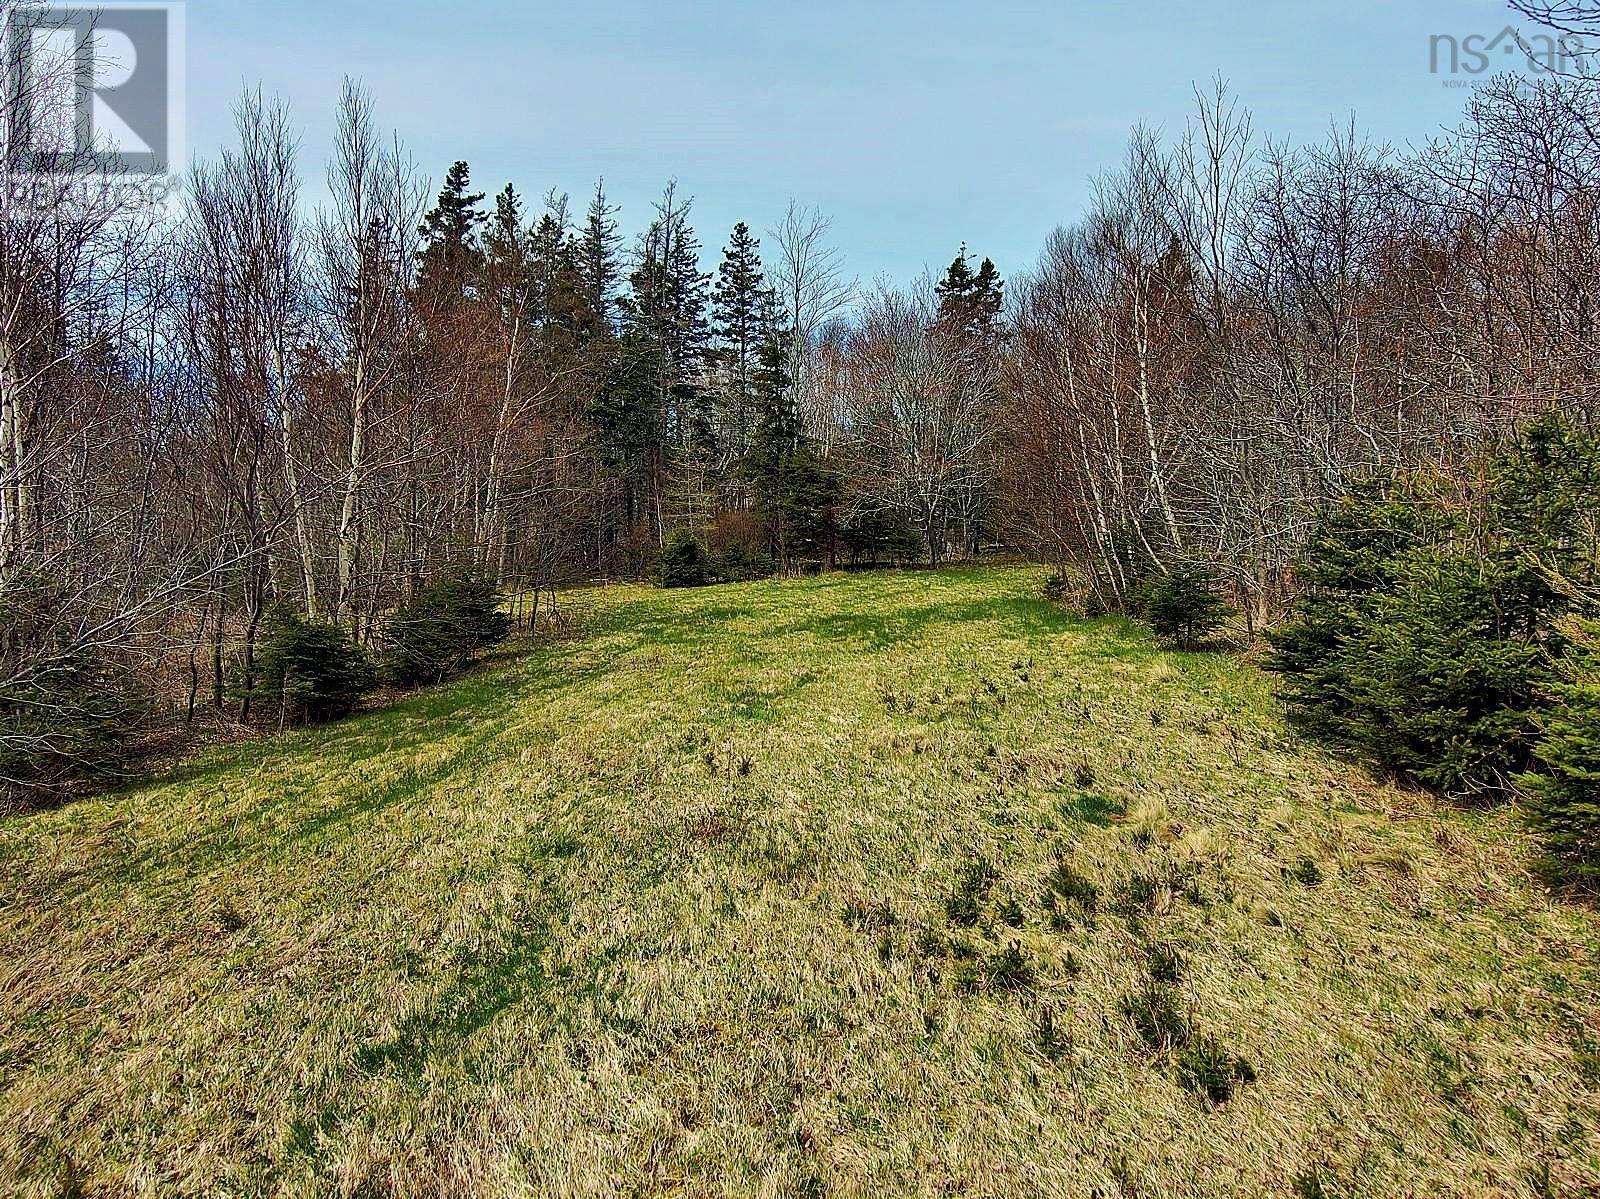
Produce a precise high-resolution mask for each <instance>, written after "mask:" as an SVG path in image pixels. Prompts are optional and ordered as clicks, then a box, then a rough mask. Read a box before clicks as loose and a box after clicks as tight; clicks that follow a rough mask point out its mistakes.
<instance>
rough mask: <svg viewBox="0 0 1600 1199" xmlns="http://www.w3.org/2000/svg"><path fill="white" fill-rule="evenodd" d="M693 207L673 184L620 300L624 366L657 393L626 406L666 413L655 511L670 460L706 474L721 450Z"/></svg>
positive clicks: (657, 452) (655, 458) (654, 465)
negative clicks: (707, 386) (712, 406)
mask: <svg viewBox="0 0 1600 1199" xmlns="http://www.w3.org/2000/svg"><path fill="white" fill-rule="evenodd" d="M688 213H689V206H688V205H687V204H684V203H682V202H680V201H679V200H678V199H677V197H676V192H675V189H674V188H672V187H670V186H669V187H668V188H667V192H666V195H665V196H664V197H663V199H662V201H661V202H660V204H658V205H657V215H656V219H655V220H654V221H652V222H651V224H650V227H649V228H648V229H647V230H645V232H644V234H643V235H642V236H641V237H640V239H639V246H638V250H637V252H636V255H635V265H634V270H633V273H632V274H631V276H630V277H629V280H628V283H629V292H628V295H627V296H626V297H625V298H624V300H623V301H622V304H621V308H622V315H623V327H624V331H625V336H626V340H627V342H628V354H629V356H630V359H631V361H630V363H629V364H628V366H627V368H626V377H627V379H628V381H629V386H630V387H632V386H636V385H638V384H640V383H645V382H647V383H648V387H649V390H650V393H651V394H650V395H649V396H648V397H635V402H632V403H630V404H628V405H627V406H628V407H630V408H632V409H634V410H635V412H636V413H637V414H639V415H644V414H645V413H649V414H651V415H654V414H656V413H659V417H660V419H659V422H658V423H657V424H656V425H655V428H656V430H657V431H658V432H659V435H660V439H659V441H658V442H657V443H656V444H654V445H652V446H651V447H650V449H649V457H650V466H649V471H648V474H649V482H650V486H651V488H652V491H653V499H654V501H655V502H654V503H653V504H652V509H653V511H654V512H656V513H657V514H659V512H660V510H661V508H662V502H661V501H662V497H663V492H664V488H665V485H666V483H667V482H668V480H667V478H666V471H667V468H668V467H669V465H678V466H682V467H685V468H687V469H691V470H696V471H699V472H701V473H703V471H704V467H705V464H706V463H707V462H709V461H711V460H712V459H714V458H715V456H716V447H715V444H714V431H713V426H712V423H711V421H710V419H709V413H708V402H707V399H706V396H705V392H704V388H703V386H702V380H703V375H704V367H705V354H706V349H707V341H708V339H709V337H710V325H709V322H708V319H707V312H706V288H707V284H708V282H709V280H710V276H708V275H706V274H704V273H702V272H701V270H700V257H699V254H700V246H699V242H698V241H697V240H696V239H695V236H694V230H693V229H692V228H691V227H690V226H689V223H688ZM639 400H643V402H637V401H639ZM658 532H659V529H658Z"/></svg>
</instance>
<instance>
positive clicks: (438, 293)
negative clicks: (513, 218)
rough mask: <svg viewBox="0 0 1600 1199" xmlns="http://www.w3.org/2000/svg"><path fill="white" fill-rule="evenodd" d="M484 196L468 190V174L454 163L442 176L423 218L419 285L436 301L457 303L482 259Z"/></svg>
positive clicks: (469, 183) (485, 218)
mask: <svg viewBox="0 0 1600 1199" xmlns="http://www.w3.org/2000/svg"><path fill="white" fill-rule="evenodd" d="M483 199H484V194H483V193H482V192H474V191H472V190H471V172H470V171H469V170H468V167H467V164H466V163H464V162H459V161H458V162H456V163H454V164H453V165H452V166H451V167H450V170H449V171H448V172H447V173H446V174H445V180H444V187H443V188H442V189H441V190H440V192H439V198H438V200H437V202H436V203H435V204H434V206H433V208H432V209H430V210H429V212H428V214H427V215H426V216H425V217H423V219H422V226H421V228H420V230H419V232H420V233H421V234H422V236H423V239H424V242H423V248H422V263H421V265H422V273H421V286H422V289H423V291H424V292H425V293H426V294H429V295H431V296H433V297H434V298H435V300H436V301H440V300H443V301H449V300H460V299H461V298H462V296H464V295H465V294H466V291H467V288H468V287H469V286H470V285H471V283H472V280H473V278H474V276H475V275H476V272H477V268H478V266H479V265H480V262H481V259H482V250H481V248H480V246H479V245H478V230H479V228H480V227H481V226H482V225H483V224H484V222H485V221H486V220H488V216H487V214H485V213H483V212H482V211H480V210H479V207H478V206H479V205H480V204H481V203H482V202H483Z"/></svg>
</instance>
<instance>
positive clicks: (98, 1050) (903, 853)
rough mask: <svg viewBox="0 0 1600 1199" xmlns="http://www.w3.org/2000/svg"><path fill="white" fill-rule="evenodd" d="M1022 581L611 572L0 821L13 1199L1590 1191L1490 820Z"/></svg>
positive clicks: (0, 1023) (1580, 1024) (4, 1052)
mask: <svg viewBox="0 0 1600 1199" xmlns="http://www.w3.org/2000/svg"><path fill="white" fill-rule="evenodd" d="M1040 583H1041V576H1040V575H1039V574H1038V572H1034V571H1027V570H993V571H959V572H957V571H952V572H947V573H941V574H937V575H934V574H929V573H892V574H891V573H885V574H875V575H867V576H854V577H845V576H831V577H823V578H819V579H807V580H798V581H790V582H779V583H758V584H744V585H737V586H727V587H718V588H712V589H707V590H702V591H693V592H660V591H654V590H651V589H648V588H638V587H621V588H611V589H606V590H603V591H599V592H594V593H589V594H586V595H583V596H580V597H577V598H576V599H575V600H574V601H573V604H574V609H575V610H578V609H581V624H582V632H581V634H580V635H578V636H574V637H573V638H571V639H569V640H565V641H561V642H558V643H555V644H552V645H547V646H544V647H541V648H539V649H537V650H536V651H534V652H532V653H531V654H529V655H528V656H526V657H524V658H522V659H520V660H518V661H515V662H513V663H512V664H510V665H505V666H501V667H497V668H495V669H493V670H490V671H487V672H485V673H484V674H481V675H479V676H476V677H473V678H470V679H468V680H466V681H464V682H462V683H459V684H457V685H455V686H453V687H449V688H447V689H443V690H440V691H438V692H435V693H431V694H426V695H423V696H419V697H417V698H415V699H412V700H410V701H408V702H405V703H403V704H401V705H400V706H398V707H396V708H392V709H389V710H386V711H382V712H378V713H374V714H371V715H367V716H363V717H360V718H358V719H355V720H352V721H350V722H348V723H345V724H342V725H338V726H336V727H332V728H328V729H324V730H318V731H308V732H303V733H297V734H293V735H289V736H286V737H283V738H279V739H273V740H268V741H262V742H257V743H253V744H248V745H242V746H237V747H233V748H229V749H227V750H223V751H218V752H216V753H213V754H212V755H210V756H207V757H205V758H202V759H200V760H198V761H195V762H192V763H190V764H188V765H187V766H185V767H183V768H181V769H180V770H178V771H177V772H176V773H174V774H172V775H170V776H169V777H166V778H163V779H160V780H157V781H156V782H154V783H152V784H149V785H146V786H144V787H141V788H139V789H137V790H131V791H128V792H125V793H121V794H117V795H114V796H110V797H107V798H104V799H100V800H91V801H86V802H80V803H76V804H73V805H71V806H69V807H66V808H63V809H60V810H56V811H50V812H43V813H37V814H33V815H27V816H22V817H16V818H12V819H8V820H6V821H4V822H3V823H0V1194H3V1195H12V1194H23V1195H29V1194H40V1195H102V1194H104V1195H117V1194H125V1193H128V1194H148V1195H169V1194H170V1195H188V1194H195V1195H198V1194H206V1195H322V1194H347V1195H365V1196H376V1195H388V1194H397V1195H414V1196H434V1195H458V1194H469V1193H472V1194H485V1195H539V1196H546V1195H551V1196H555V1195H613V1194H625V1195H684V1196H705V1195H723V1194H727V1195H746V1194H756V1195H770V1196H813V1195H814V1196H823V1195H861V1196H875V1195H885V1194H889V1195H900V1194H908V1195H927V1196H940V1195H994V1196H1002V1195H1004V1196H1056V1195H1082V1196H1090V1195H1098V1196H1103V1197H1106V1199H1111V1197H1115V1196H1135V1195H1138V1196H1169V1195H1193V1196H1217V1195H1234V1194H1238V1195H1291V1196H1295V1195H1298V1196H1305V1197H1307V1199H1309V1197H1313V1196H1330V1197H1331V1196H1348V1195H1535V1196H1542V1195H1550V1194H1561V1195H1593V1194H1596V1193H1600V1192H1597V1188H1600V1131H1597V1123H1600V1115H1597V1113H1600V1023H1597V1020H1600V998H1597V992H1600V969H1597V965H1596V960H1597V950H1600V927H1597V924H1596V919H1595V914H1594V912H1593V911H1592V910H1586V909H1584V908H1581V907H1578V906H1574V905H1572V904H1568V903H1563V902H1561V901H1559V900H1557V899H1555V898H1553V897H1551V896H1549V895H1547V894H1546V893H1545V892H1543V891H1542V890H1541V889H1540V888H1539V887H1538V886H1537V885H1536V884H1535V883H1534V882H1533V880H1532V879H1531V877H1530V875H1529V873H1528V846H1527V844H1526V843H1525V841H1524V838H1523V836H1522V835H1521V833H1520V832H1519V831H1518V830H1517V828H1516V826H1515V823H1514V820H1513V819H1512V817H1511V816H1510V815H1509V814H1505V813H1493V814H1483V813H1468V812H1461V811H1453V810H1449V809H1447V808H1444V807H1442V806H1441V805H1439V804H1437V803H1435V802H1433V801H1430V800H1428V799H1426V798H1425V797H1420V796H1417V795H1414V794H1408V793H1405V792H1401V791H1398V790H1395V789H1393V788H1390V787H1386V786H1383V785H1379V784H1377V783H1375V782H1373V781H1372V780H1370V779H1369V778H1367V777H1366V776H1365V775H1363V774H1362V773H1360V772H1359V771H1357V770H1355V769H1353V768H1350V767H1347V766H1343V765H1341V764H1339V763H1337V762H1335V761H1333V760H1331V759H1329V758H1328V757H1326V756H1324V755H1322V754H1320V753H1318V752H1316V751H1314V750H1312V749H1309V748H1308V747H1306V746H1304V745H1302V744H1299V743H1297V742H1296V741H1295V740H1294V739H1292V738H1291V737H1289V736H1288V735H1287V734H1286V732H1285V730H1284V728H1283V726H1282V723H1281V720H1280V718H1279V716H1278V714H1277V713H1276V710H1275V707H1274V704H1273V702H1272V699H1271V693H1270V688H1269V683H1268V681H1267V679H1266V678H1265V676H1263V675H1262V674H1261V673H1259V672H1258V671H1257V670H1255V669H1254V668H1253V667H1251V666H1249V665H1247V664H1244V663H1242V662H1241V661H1240V660H1239V659H1237V658H1232V657H1223V656H1214V655H1203V654H1195V655H1184V654H1172V653H1164V652H1161V651H1159V650H1158V649H1156V648H1155V647H1154V646H1153V645H1152V644H1151V643H1150V641H1149V640H1148V638H1147V636H1146V635H1145V634H1143V633H1141V632H1139V631H1138V630H1136V629H1134V628H1132V627H1131V626H1129V625H1126V624H1124V623H1121V622H1118V621H1083V620H1079V619H1075V618H1073V617H1071V616H1068V615H1066V614H1064V613H1062V612H1061V611H1059V610H1057V609H1054V608H1052V607H1050V606H1049V605H1047V604H1045V603H1043V602H1041V601H1039V600H1038V599H1036V598H1035V597H1036V596H1037V594H1038V592H1039V586H1040Z"/></svg>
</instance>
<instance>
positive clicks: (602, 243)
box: [577, 179, 622, 334]
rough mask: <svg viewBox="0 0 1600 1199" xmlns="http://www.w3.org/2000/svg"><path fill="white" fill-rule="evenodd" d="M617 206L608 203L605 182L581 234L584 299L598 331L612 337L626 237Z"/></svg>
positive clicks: (579, 252)
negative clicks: (618, 220)
mask: <svg viewBox="0 0 1600 1199" xmlns="http://www.w3.org/2000/svg"><path fill="white" fill-rule="evenodd" d="M617 211H618V210H617V207H616V206H615V205H613V204H610V203H608V202H607V200H606V189H605V180H603V179H602V180H601V181H600V182H599V183H597V184H595V189H594V198H593V199H592V200H590V201H589V211H588V213H587V214H586V215H585V217H584V222H583V232H582V233H581V234H579V238H578V250H577V263H578V276H579V278H580V280H581V281H582V286H583V299H584V302H585V303H586V304H588V306H589V311H590V312H591V313H592V314H593V317H594V319H595V322H596V324H597V326H598V332H599V333H602V334H608V333H610V332H611V331H612V328H613V325H614V322H615V319H616V294H617V287H618V285H619V282H620V277H621V268H620V267H619V266H618V257H619V255H620V254H621V250H622V235H621V234H620V233H618V232H617V221H616V215H617Z"/></svg>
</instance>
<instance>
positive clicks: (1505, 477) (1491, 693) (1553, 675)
mask: <svg viewBox="0 0 1600 1199" xmlns="http://www.w3.org/2000/svg"><path fill="white" fill-rule="evenodd" d="M1441 491H1442V489H1440V488H1436V487H1434V486H1433V485H1432V484H1431V483H1430V482H1429V481H1428V480H1427V479H1425V478H1424V479H1416V480H1402V481H1398V482H1395V483H1390V484H1387V485H1381V484H1374V483H1368V484H1360V485H1357V486H1356V487H1354V488H1352V490H1351V493H1350V494H1349V495H1348V496H1347V497H1346V498H1345V499H1344V500H1342V501H1340V502H1339V503H1338V504H1337V505H1335V506H1334V507H1333V508H1332V509H1331V510H1330V511H1329V512H1328V513H1326V514H1324V516H1323V518H1322V519H1321V521H1320V522H1319V524H1318V527H1317V529H1316V530H1315V532H1314V533H1313V535H1312V537H1311V539H1310V541H1309V542H1308V544H1307V547H1306V551H1305V555H1304V558H1303V560H1302V562H1301V565H1300V568H1299V574H1300V577H1301V578H1302V579H1303V580H1304V581H1305V582H1306V583H1307V584H1308V585H1309V586H1308V589H1307V591H1306V593H1305V595H1304V596H1302V598H1301V599H1300V601H1299V603H1298V604H1297V606H1296V610H1295V613H1294V617H1293V619H1292V620H1291V621H1290V623H1289V624H1288V625H1287V626H1285V627H1284V628H1283V629H1281V630H1279V631H1278V632H1276V633H1274V634H1272V635H1271V636H1270V637H1269V640H1270V641H1271V643H1272V646H1273V658H1272V660H1271V661H1270V663H1269V666H1270V667H1271V669H1274V670H1276V671H1278V672H1279V673H1281V674H1282V675H1283V676H1284V687H1283V694H1284V699H1285V701H1286V703H1287V705H1288V710H1289V715H1290V718H1291V720H1292V721H1293V722H1294V723H1295V724H1296V725H1297V727H1299V728H1301V729H1302V730H1303V731H1306V732H1308V733H1311V734H1313V735H1316V736H1319V737H1320V738H1322V739H1324V740H1326V741H1329V742H1331V743H1333V744H1335V745H1338V746H1340V747H1343V748H1345V749H1348V750H1351V751H1354V752H1355V753H1356V754H1357V755H1359V756H1360V757H1362V758H1364V759H1365V760H1367V761H1369V762H1371V763H1373V764H1375V765H1378V766H1381V767H1384V768H1386V769H1389V770H1392V771H1394V772H1396V773H1398V774H1400V775H1403V776H1405V777H1407V778H1410V779H1413V780H1415V781H1417V782H1419V783H1422V784H1423V785H1425V786H1428V787H1431V788H1434V789H1435V790H1439V791H1444V792H1449V793H1456V794H1465V793H1474V792H1481V791H1486V790H1493V791H1503V790H1505V789H1507V787H1508V786H1509V785H1510V783H1511V782H1512V781H1513V780H1514V779H1515V778H1516V777H1517V776H1518V775H1519V774H1522V775H1526V774H1527V773H1528V772H1529V771H1530V770H1532V769H1533V768H1534V767H1535V766H1536V765H1537V764H1538V763H1539V762H1543V761H1545V759H1543V758H1542V757H1539V756H1538V755H1537V754H1536V744H1537V743H1538V739H1539V730H1540V726H1541V724H1549V723H1550V721H1549V720H1548V719H1547V717H1546V715H1545V712H1546V710H1547V709H1548V708H1549V706H1550V703H1551V697H1552V695H1553V694H1555V693H1556V692H1557V691H1558V690H1559V689H1558V687H1557V684H1558V683H1559V681H1560V677H1559V676H1560V670H1561V666H1562V662H1563V659H1564V658H1565V657H1566V656H1567V654H1568V652H1569V650H1570V648H1571V647H1570V642H1569V638H1568V635H1567V634H1566V633H1564V632H1563V628H1564V627H1565V625H1566V624H1567V622H1568V618H1569V616H1570V615H1571V614H1572V613H1573V612H1574V610H1575V609H1579V608H1582V607H1583V605H1584V603H1585V602H1587V601H1585V600H1584V598H1583V597H1585V596H1590V595H1592V594H1593V593H1594V587H1595V583H1596V578H1595V574H1596V566H1595V564H1596V563H1597V562H1600V545H1597V539H1600V534H1597V531H1596V526H1595V518H1594V513H1595V512H1596V511H1600V441H1596V440H1595V439H1594V438H1592V437H1586V436H1584V435H1582V434H1580V433H1578V432H1577V431H1575V430H1574V429H1572V428H1571V427H1569V426H1567V425H1566V424H1564V423H1563V422H1561V421H1560V420H1557V419H1547V420H1542V421H1539V422H1536V423H1535V424H1533V425H1531V426H1530V427H1529V428H1527V429H1526V430H1524V431H1523V433H1522V435H1521V436H1520V437H1519V438H1518V440H1517V442H1516V444H1515V445H1513V446H1512V447H1511V448H1510V449H1509V450H1508V451H1507V452H1506V453H1505V454H1503V455H1501V456H1500V458H1499V459H1497V460H1496V461H1495V462H1494V463H1493V464H1492V466H1491V469H1490V470H1489V472H1488V475H1487V478H1486V485H1485V490H1484V491H1483V493H1482V495H1481V496H1480V505H1479V511H1480V512H1481V514H1482V515H1483V517H1484V518H1485V519H1483V520H1481V521H1479V522H1476V523H1475V524H1474V525H1473V526H1472V527H1471V528H1469V527H1468V525H1467V522H1465V521H1463V520H1462V519H1460V518H1459V517H1457V516H1456V515H1455V514H1454V512H1453V511H1452V507H1451V504H1450V502H1448V501H1447V500H1446V499H1445V498H1444V497H1443V496H1442V495H1441V494H1440V492H1441ZM1556 736H1557V737H1560V734H1559V733H1557V734H1556ZM1551 749H1552V752H1555V753H1557V754H1558V755H1559V753H1560V751H1559V750H1556V749H1555V743H1554V742H1552V743H1551ZM1534 789H1535V790H1538V789H1537V788H1534ZM1550 794H1552V793H1551V792H1548V791H1545V792H1541V795H1545V796H1548V795H1550ZM1552 827H1553V826H1552Z"/></svg>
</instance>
